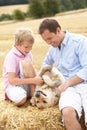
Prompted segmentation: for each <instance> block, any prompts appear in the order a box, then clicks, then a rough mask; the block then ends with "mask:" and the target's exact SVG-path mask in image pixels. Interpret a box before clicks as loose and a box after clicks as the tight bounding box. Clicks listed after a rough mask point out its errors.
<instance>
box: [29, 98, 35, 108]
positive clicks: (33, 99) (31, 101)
mask: <svg viewBox="0 0 87 130" xmlns="http://www.w3.org/2000/svg"><path fill="white" fill-rule="evenodd" d="M30 105H31V106H33V107H34V106H36V103H35V98H34V97H32V98H31V99H30Z"/></svg>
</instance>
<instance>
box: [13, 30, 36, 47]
mask: <svg viewBox="0 0 87 130" xmlns="http://www.w3.org/2000/svg"><path fill="white" fill-rule="evenodd" d="M24 41H27V42H31V43H34V35H33V32H32V31H31V30H30V29H29V28H19V29H17V30H16V32H15V44H20V45H21V44H23V42H24Z"/></svg>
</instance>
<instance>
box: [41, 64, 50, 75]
mask: <svg viewBox="0 0 87 130" xmlns="http://www.w3.org/2000/svg"><path fill="white" fill-rule="evenodd" d="M51 69H52V66H50V65H46V66H43V67H41V69H40V71H39V76H41V77H42V75H43V74H44V73H45V72H46V71H51Z"/></svg>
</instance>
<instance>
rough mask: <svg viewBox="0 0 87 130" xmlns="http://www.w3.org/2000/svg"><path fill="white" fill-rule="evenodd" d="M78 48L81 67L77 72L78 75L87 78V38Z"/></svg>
mask: <svg viewBox="0 0 87 130" xmlns="http://www.w3.org/2000/svg"><path fill="white" fill-rule="evenodd" d="M80 42H81V43H80V45H79V47H78V49H77V53H78V58H79V61H80V64H81V69H80V70H79V71H78V72H77V74H76V75H77V76H78V77H80V78H81V79H83V80H85V81H86V80H87V39H84V40H83V41H80Z"/></svg>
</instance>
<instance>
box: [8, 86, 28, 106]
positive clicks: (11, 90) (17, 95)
mask: <svg viewBox="0 0 87 130" xmlns="http://www.w3.org/2000/svg"><path fill="white" fill-rule="evenodd" d="M6 95H7V97H8V98H9V100H11V101H12V102H14V104H15V105H16V106H21V105H23V104H24V103H25V102H26V100H27V92H26V91H25V90H24V89H23V88H22V86H9V87H8V88H7V90H6Z"/></svg>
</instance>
